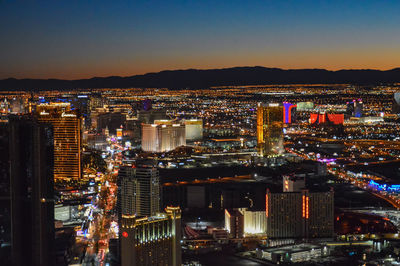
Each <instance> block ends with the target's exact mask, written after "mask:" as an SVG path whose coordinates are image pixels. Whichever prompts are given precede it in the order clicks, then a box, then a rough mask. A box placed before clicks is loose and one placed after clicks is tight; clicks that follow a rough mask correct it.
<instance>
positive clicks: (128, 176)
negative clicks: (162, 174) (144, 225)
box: [118, 166, 160, 216]
mask: <svg viewBox="0 0 400 266" xmlns="http://www.w3.org/2000/svg"><path fill="white" fill-rule="evenodd" d="M118 178H119V184H120V186H119V193H120V195H119V199H118V200H120V208H121V213H122V214H126V215H136V216H153V215H156V214H157V213H158V212H160V180H159V174H158V170H157V169H156V168H152V167H151V168H150V167H149V168H135V167H134V168H132V167H131V166H124V167H121V169H120V170H119V176H118Z"/></svg>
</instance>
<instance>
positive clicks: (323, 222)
mask: <svg viewBox="0 0 400 266" xmlns="http://www.w3.org/2000/svg"><path fill="white" fill-rule="evenodd" d="M333 211H334V207H333V191H328V192H310V191H308V190H303V191H302V192H284V193H271V192H270V191H267V194H266V210H265V215H266V217H267V236H268V237H269V238H297V237H332V236H333V233H334V231H333V219H334V215H333Z"/></svg>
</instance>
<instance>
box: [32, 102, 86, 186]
mask: <svg viewBox="0 0 400 266" xmlns="http://www.w3.org/2000/svg"><path fill="white" fill-rule="evenodd" d="M36 116H37V119H38V121H39V122H40V123H48V124H51V125H52V126H53V130H54V178H55V179H56V180H80V179H81V172H82V171H81V145H82V144H81V141H82V134H81V129H82V119H81V117H80V114H79V112H77V111H76V110H71V108H70V104H69V103H50V104H40V105H37V106H36Z"/></svg>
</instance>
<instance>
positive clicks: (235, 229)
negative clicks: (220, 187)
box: [225, 208, 267, 238]
mask: <svg viewBox="0 0 400 266" xmlns="http://www.w3.org/2000/svg"><path fill="white" fill-rule="evenodd" d="M225 230H226V231H228V233H229V235H230V237H231V238H242V237H244V236H248V235H257V234H265V233H266V231H267V217H266V216H265V212H264V211H249V210H247V209H246V208H239V209H233V210H225Z"/></svg>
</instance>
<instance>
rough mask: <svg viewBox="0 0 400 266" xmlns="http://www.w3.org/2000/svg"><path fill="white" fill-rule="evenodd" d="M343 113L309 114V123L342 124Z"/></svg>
mask: <svg viewBox="0 0 400 266" xmlns="http://www.w3.org/2000/svg"><path fill="white" fill-rule="evenodd" d="M343 122H344V114H327V113H320V114H315V113H314V114H310V124H332V125H343Z"/></svg>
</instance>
